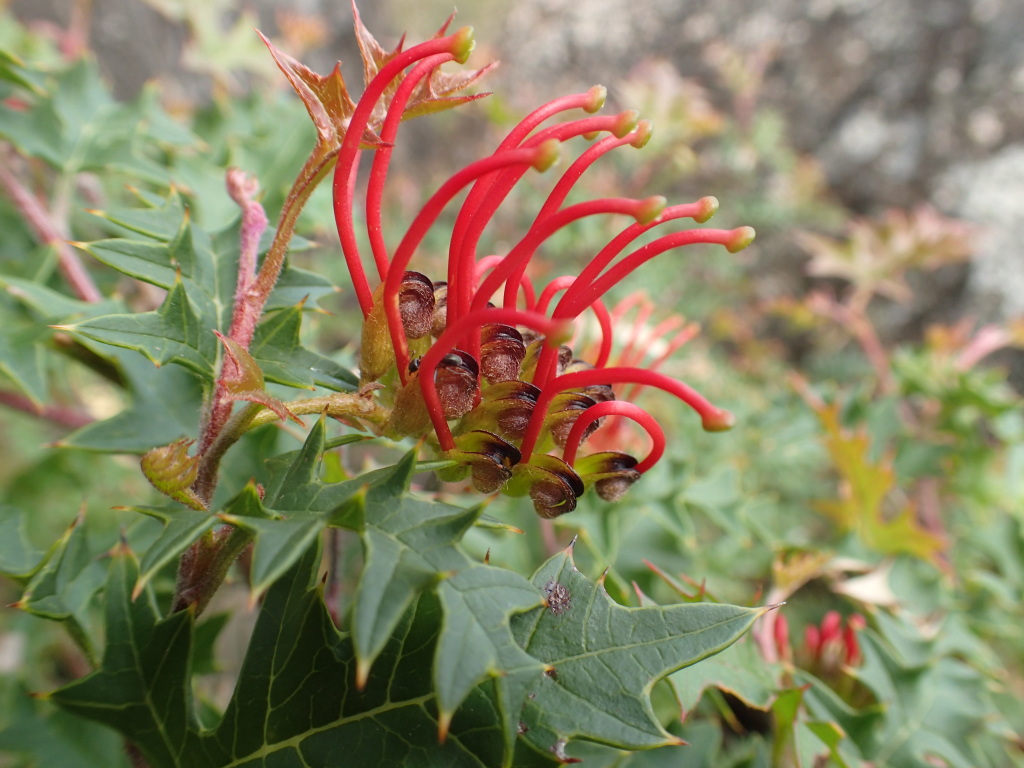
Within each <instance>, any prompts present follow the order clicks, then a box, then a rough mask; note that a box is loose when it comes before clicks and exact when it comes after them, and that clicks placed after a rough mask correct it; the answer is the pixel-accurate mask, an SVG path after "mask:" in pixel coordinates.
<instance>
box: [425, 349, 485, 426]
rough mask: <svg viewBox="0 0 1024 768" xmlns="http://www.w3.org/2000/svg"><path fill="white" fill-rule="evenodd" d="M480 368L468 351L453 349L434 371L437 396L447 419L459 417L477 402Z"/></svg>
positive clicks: (471, 408)
mask: <svg viewBox="0 0 1024 768" xmlns="http://www.w3.org/2000/svg"><path fill="white" fill-rule="evenodd" d="M479 373H480V368H479V366H477V364H476V360H474V359H473V356H472V355H470V354H469V353H468V352H463V351H462V350H461V349H456V350H452V351H451V352H449V353H448V354H447V355H445V356H444V357H443V358H441V362H440V363H439V364H438V366H437V370H436V371H435V372H434V382H435V386H436V387H437V396H438V399H439V400H440V401H441V407H442V409H443V410H444V417H445V418H446V419H459V418H462V417H463V416H465V415H466V414H467V413H469V412H470V411H471V410H473V406H474V405H475V404H476V395H477V376H478V375H479Z"/></svg>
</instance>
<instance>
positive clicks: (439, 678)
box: [240, 420, 541, 752]
mask: <svg viewBox="0 0 1024 768" xmlns="http://www.w3.org/2000/svg"><path fill="white" fill-rule="evenodd" d="M324 445H325V431H324V423H323V420H321V421H320V423H318V424H317V425H316V427H314V429H313V430H312V431H311V432H310V435H309V437H308V438H307V440H306V443H305V445H304V446H303V448H302V450H301V451H300V452H299V453H298V454H297V455H296V456H295V457H294V459H293V461H292V462H291V463H290V464H289V465H287V466H286V467H280V468H278V470H277V471H275V472H274V473H273V474H274V476H273V477H272V479H271V480H270V482H269V483H268V485H267V494H266V501H265V503H266V505H267V507H268V508H270V509H272V510H274V511H275V512H278V513H280V514H281V516H282V517H287V518H288V521H287V522H289V523H291V524H292V525H293V526H294V525H297V524H298V521H299V520H300V519H301V518H302V517H303V516H308V515H310V514H311V513H312V514H316V515H318V516H319V518H320V521H321V522H320V525H321V526H324V525H327V524H328V523H329V524H331V525H336V526H340V527H345V528H350V529H352V530H355V531H357V532H358V533H359V534H360V536H361V538H362V541H363V549H364V565H363V571H362V574H361V575H360V579H359V586H358V588H357V590H356V598H355V602H354V605H353V607H352V619H351V627H352V642H353V645H354V648H355V652H356V656H357V659H358V665H357V666H358V676H359V679H360V680H362V679H364V678H365V677H366V676H367V675H368V674H369V672H370V670H371V668H372V665H373V663H374V660H375V659H376V658H377V657H378V656H379V654H380V653H381V651H382V649H383V648H384V645H385V643H387V641H388V639H389V638H390V637H391V635H392V633H393V631H394V629H395V627H396V626H397V625H398V622H399V621H400V620H401V619H402V617H403V616H404V615H405V613H406V612H407V611H408V610H409V608H410V606H411V605H413V604H414V603H415V601H416V600H417V599H418V598H419V596H420V595H421V594H423V593H424V592H427V591H429V590H431V589H436V592H437V595H438V597H439V599H440V602H441V607H442V610H443V612H444V622H443V626H442V629H441V636H440V639H439V641H438V646H437V654H436V660H435V664H434V675H435V685H436V689H437V693H438V706H439V710H440V712H439V721H440V725H439V727H440V728H441V732H442V733H444V731H445V729H446V728H447V725H448V722H449V721H450V718H451V717H452V716H453V714H454V712H455V710H456V709H457V708H458V707H459V705H460V704H461V703H462V702H463V701H464V700H465V698H466V697H467V696H468V695H470V692H471V691H472V690H473V689H474V688H475V687H476V686H477V685H479V684H480V683H482V682H484V681H485V680H492V681H493V685H494V688H495V690H496V691H497V698H498V702H499V707H500V710H501V713H502V719H503V725H504V734H505V739H506V744H507V747H508V750H509V752H511V744H512V741H513V740H514V738H515V731H516V726H517V723H518V713H519V709H520V707H521V704H522V699H523V697H524V696H525V694H526V688H527V685H528V683H529V682H530V681H532V680H534V679H535V678H536V676H537V675H538V674H539V672H540V669H541V666H540V664H538V663H537V662H536V661H535V660H534V659H532V658H530V657H529V656H528V655H527V654H526V653H524V652H523V650H522V649H521V648H520V647H519V646H518V645H517V644H516V642H515V640H514V639H513V637H512V633H511V629H510V626H509V616H510V615H511V614H513V613H515V612H518V611H524V610H527V609H529V608H531V607H533V606H536V605H537V604H538V603H539V602H540V594H539V593H538V592H537V590H536V589H534V588H533V587H531V586H530V584H529V582H527V581H526V579H523V578H522V577H520V576H518V575H516V574H514V573H511V572H509V571H504V570H501V569H496V568H490V567H489V566H485V565H483V564H482V563H478V562H476V561H474V560H471V559H470V558H468V557H467V556H466V555H465V553H463V552H462V550H461V549H460V548H459V547H458V543H457V542H458V541H459V539H461V537H462V535H463V534H464V533H465V532H466V530H468V529H469V528H470V526H472V524H473V522H474V521H475V520H476V518H477V516H478V515H479V514H480V510H479V509H471V510H465V509H460V508H458V507H452V506H448V505H445V504H437V503H432V502H427V501H420V500H417V499H415V498H412V497H410V496H409V495H408V488H409V483H410V481H411V479H412V475H413V474H414V473H415V471H416V462H415V457H414V454H412V453H410V454H408V455H407V456H406V457H405V458H404V459H403V460H402V461H401V462H400V463H399V464H398V465H396V466H395V467H392V468H389V469H386V470H380V471H378V472H374V473H371V474H370V475H364V476H363V477H362V478H359V479H358V480H353V481H347V482H343V483H336V484H325V483H323V482H321V481H320V479H319V474H320V469H319V467H320V461H321V456H322V454H323V450H324ZM240 524H241V525H245V524H246V523H245V521H240ZM273 525H274V523H273V522H272V521H268V522H267V523H265V524H257V525H256V526H254V528H258V529H259V530H256V531H255V532H256V533H257V534H258V539H257V542H259V539H260V538H262V537H264V536H266V535H268V533H270V530H269V529H271V528H272V527H273ZM278 527H279V529H280V533H279V534H277V535H280V536H295V534H296V531H295V530H294V529H292V528H288V527H286V526H285V525H284V524H279V525H278ZM296 540H297V541H299V540H301V539H298V538H297V539H296ZM257 547H259V543H257ZM257 554H258V552H257ZM295 556H296V553H295V550H294V549H293V550H291V552H290V553H281V552H279V551H275V562H276V563H281V562H287V558H288V557H291V558H294V557H295ZM256 568H257V562H256V560H255V558H254V563H253V569H254V570H256Z"/></svg>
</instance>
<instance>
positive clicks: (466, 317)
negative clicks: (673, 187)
mask: <svg viewBox="0 0 1024 768" xmlns="http://www.w3.org/2000/svg"><path fill="white" fill-rule="evenodd" d="M449 21H450V20H449ZM447 29H448V25H447V24H446V25H445V26H443V27H442V29H441V30H440V32H439V33H438V35H437V37H435V38H434V39H432V40H429V41H427V42H425V43H421V44H419V45H416V46H412V47H410V48H404V46H403V44H401V43H400V44H399V45H398V46H396V48H395V49H394V50H392V51H386V50H384V49H383V48H381V47H380V46H379V45H377V44H376V41H374V40H373V38H372V37H371V36H370V35H369V33H368V32H367V31H366V30H365V27H363V26H362V22H361V21H358V19H357V37H358V39H359V44H360V49H361V51H362V55H363V60H364V75H365V80H366V83H367V85H366V90H365V91H364V93H363V95H362V97H361V98H359V99H358V101H351V100H350V103H345V104H344V111H345V114H346V121H345V124H344V136H343V137H341V138H340V140H339V142H338V149H337V158H338V159H337V165H336V168H335V175H334V210H335V218H336V220H337V226H338V235H339V239H340V241H341V245H342V250H343V252H344V255H345V259H346V263H347V265H348V268H349V272H350V275H351V278H352V283H353V286H354V288H355V293H356V298H357V300H358V302H359V305H360V308H361V310H362V313H363V316H364V325H363V329H362V351H361V353H360V378H361V381H362V384H363V388H364V391H366V392H367V393H368V395H367V396H369V397H373V398H374V399H375V401H377V402H379V404H380V407H381V408H382V409H383V410H384V411H385V412H386V413H387V416H386V418H383V419H381V420H378V421H377V422H375V425H376V426H375V427H374V428H375V429H377V430H378V431H380V432H381V433H382V434H386V435H389V436H392V437H412V438H415V439H421V440H423V439H425V442H426V445H428V446H432V447H433V448H434V450H435V451H436V452H437V453H438V454H439V456H441V457H443V458H445V459H447V460H449V461H450V462H451V463H450V464H448V465H446V467H445V468H442V469H441V470H439V474H440V475H441V476H442V479H446V480H464V479H469V480H471V482H472V484H473V485H474V487H475V488H476V489H477V490H478V491H479V492H481V493H493V492H499V491H500V492H504V493H507V494H511V495H527V496H529V497H530V498H531V499H532V501H533V503H534V507H535V509H536V510H537V512H538V514H540V515H542V516H544V517H555V516H558V515H561V514H565V513H566V512H569V511H572V510H573V509H574V508H575V507H576V505H577V503H578V500H579V498H580V496H581V495H582V494H583V493H584V492H585V491H586V489H587V488H590V487H593V488H594V489H595V492H596V493H598V494H599V495H601V496H602V497H604V498H607V499H615V498H618V497H620V496H621V495H622V494H623V493H625V492H626V491H627V490H628V489H629V487H630V486H632V485H633V484H634V483H636V482H638V481H639V480H640V479H641V477H642V476H643V474H644V473H645V472H646V471H647V470H649V469H650V468H651V467H652V466H653V465H654V464H655V463H656V462H657V461H658V460H659V459H660V458H661V457H662V455H663V454H664V451H665V444H666V436H665V434H664V431H663V430H662V428H661V427H660V426H659V424H658V422H657V421H656V420H655V419H654V418H653V417H652V416H651V415H650V414H649V413H647V411H645V410H644V409H642V408H640V407H639V406H637V405H635V404H633V403H632V402H630V401H629V399H625V400H623V399H620V398H622V397H623V396H626V395H633V394H635V393H636V392H638V391H639V390H640V389H641V388H653V389H658V390H660V391H662V392H665V393H667V394H669V395H671V396H673V397H675V398H677V399H679V400H682V401H683V402H684V403H686V404H687V405H689V406H690V407H691V408H692V409H694V410H695V411H696V412H697V413H698V415H699V416H700V418H701V423H702V425H703V427H704V429H706V430H710V431H717V430H721V429H727V428H729V427H730V426H731V425H732V415H731V414H730V413H729V412H728V411H726V410H724V409H722V408H719V407H717V406H715V405H713V404H712V403H711V402H709V401H708V400H707V399H706V398H704V397H703V396H701V395H700V394H699V393H697V392H696V391H695V390H694V389H692V388H691V387H689V386H688V385H686V384H684V383H683V382H680V381H678V380H676V379H673V378H671V377H668V376H666V375H664V374H662V373H659V372H658V371H656V370H654V368H657V367H658V366H659V365H660V364H661V363H662V362H663V361H664V358H665V357H666V356H667V355H669V354H671V352H673V351H675V350H676V349H678V347H679V346H681V345H682V344H683V343H685V341H686V340H687V339H689V338H690V337H691V336H692V335H693V333H694V326H693V325H692V324H687V323H685V321H683V320H681V319H680V318H670V319H668V320H666V321H664V323H663V324H661V325H659V326H657V327H658V330H659V332H660V333H661V334H662V335H664V337H665V341H664V342H663V343H662V344H661V347H662V348H663V349H664V350H667V351H664V352H661V353H658V354H657V356H654V357H651V358H650V360H648V362H647V363H645V360H647V358H644V357H643V356H642V355H641V356H637V354H636V352H635V350H636V349H638V348H643V347H639V346H638V345H637V343H636V342H637V339H636V338H635V336H636V329H637V328H638V327H639V326H640V325H641V324H642V323H640V321H639V319H638V320H637V321H634V323H633V324H632V325H630V324H628V323H627V324H625V325H624V324H623V313H622V312H619V311H617V310H615V311H610V310H609V309H608V307H607V306H606V305H605V303H604V301H605V297H606V295H607V294H608V293H609V291H611V290H612V289H613V288H614V287H615V286H616V285H618V284H619V283H620V282H621V281H622V280H623V279H625V278H626V277H628V276H629V275H631V274H632V272H634V271H635V270H637V269H639V268H641V267H642V266H643V265H644V264H645V263H646V262H647V261H649V260H650V259H652V258H654V257H656V256H660V255H661V254H664V253H666V252H667V251H672V250H677V249H681V248H683V247H685V246H689V245H694V244H699V243H704V244H712V245H719V246H722V247H724V248H725V249H726V250H728V251H730V252H735V251H737V250H739V249H741V248H743V247H745V246H746V245H748V244H749V243H750V241H751V240H752V239H753V230H752V229H750V228H749V227H740V228H737V229H731V230H724V229H709V228H702V227H700V226H697V227H691V228H685V227H683V228H680V225H681V223H682V222H684V221H686V220H689V221H690V222H692V223H693V224H696V225H700V224H703V223H705V222H706V221H707V220H708V219H710V218H711V216H712V215H713V214H714V213H715V211H716V210H717V208H718V201H717V200H716V199H715V198H713V197H705V198H701V199H700V200H697V201H695V202H687V203H681V204H670V203H669V202H668V201H666V200H665V199H664V198H662V197H660V196H651V197H645V198H635V199H634V198H626V197H614V196H612V197H607V198H604V199H591V200H586V199H583V201H582V202H579V201H578V200H579V199H580V196H579V194H578V192H574V190H576V189H577V188H578V187H579V186H580V184H581V183H582V181H583V179H584V178H585V177H586V173H587V171H588V170H589V169H590V168H591V167H593V166H594V165H595V164H596V163H599V162H601V161H602V159H603V158H604V157H605V156H606V155H608V154H609V153H610V152H614V151H616V150H618V149H620V148H622V147H628V148H637V149H639V148H642V147H643V146H644V145H645V144H646V143H647V141H648V140H649V138H650V135H651V131H652V125H651V123H650V122H649V121H646V120H642V119H641V118H640V116H639V115H638V114H637V113H636V112H633V111H631V110H627V111H625V112H620V113H619V114H614V115H599V114H596V113H597V112H598V111H599V110H600V109H601V108H602V107H603V106H604V101H605V96H606V93H605V90H604V88H603V87H601V86H594V87H593V88H591V89H589V90H588V91H585V92H582V93H577V94H571V95H568V96H564V97H561V98H557V99H554V100H552V101H551V102H549V103H548V104H545V105H543V106H541V107H539V108H538V109H536V110H534V111H533V112H531V113H530V114H529V115H528V116H527V117H525V118H524V119H523V120H522V121H520V122H519V123H518V124H517V125H516V126H515V127H513V128H512V130H510V131H509V133H508V134H507V135H506V137H505V138H504V139H503V140H502V141H501V142H499V143H498V145H497V147H496V148H495V149H494V151H493V152H491V153H490V154H488V155H486V156H484V157H483V158H481V159H479V160H477V161H475V162H472V163H469V164H468V165H467V166H466V167H464V168H462V169H461V170H459V171H457V172H455V173H454V174H452V176H451V177H450V178H449V179H448V180H447V181H446V182H444V183H443V184H442V185H441V186H440V187H439V188H438V189H437V190H436V191H435V192H434V193H433V195H431V196H429V197H428V198H427V202H426V203H425V204H424V205H423V207H422V209H421V210H420V211H419V213H417V214H416V216H414V217H413V219H412V220H411V221H410V222H408V223H407V224H406V225H405V226H404V228H403V229H404V234H402V235H401V236H400V237H399V238H398V239H397V240H396V244H395V245H394V247H393V248H389V247H388V245H387V243H386V242H385V239H384V234H385V232H389V231H394V230H395V229H396V227H395V226H394V224H393V223H391V222H385V221H384V220H383V215H384V214H383V211H384V202H383V201H384V196H385V195H386V193H387V174H388V171H389V168H390V165H391V162H392V159H393V156H392V147H393V146H394V145H396V144H397V143H398V142H399V141H400V137H399V133H400V126H401V122H402V119H403V118H405V117H409V116H411V115H413V114H419V113H422V112H426V111H431V110H432V109H433V107H434V106H437V105H440V104H441V103H443V104H444V105H446V106H448V105H450V103H451V102H452V101H458V102H460V103H461V102H463V101H468V100H470V99H471V98H474V97H473V96H460V97H457V98H454V99H452V98H450V97H449V94H450V93H451V92H452V91H454V90H458V89H459V88H461V87H463V86H464V85H468V84H470V83H471V82H475V81H476V80H477V79H478V77H479V75H480V74H482V73H483V71H485V70H476V71H474V72H470V73H465V74H451V73H441V71H440V67H441V65H442V64H446V63H461V62H464V61H465V59H466V57H467V56H468V52H469V50H470V49H471V47H472V36H471V33H470V31H469V30H468V29H463V30H458V31H456V32H455V33H452V34H448V33H447ZM300 79H301V78H300ZM335 82H338V83H340V82H341V80H340V75H338V76H337V80H336V81H335ZM303 83H305V81H303ZM346 97H347V94H346ZM577 110H581V111H582V112H584V113H586V114H585V115H584V116H582V117H580V116H578V115H579V113H578V112H577V114H576V115H573V114H572V113H573V112H574V111H577ZM585 140H586V141H590V142H591V143H590V144H585V145H581V143H582V142H583V141H585ZM574 147H579V149H577V150H576V151H575V153H572V150H573V148H574ZM365 151H372V152H373V154H374V157H373V163H372V167H371V168H370V172H369V175H368V178H367V182H366V185H367V186H366V190H365V196H364V197H365V201H366V233H365V241H366V242H368V243H369V244H370V250H371V251H372V255H373V260H374V264H375V267H376V270H375V271H376V273H377V278H378V279H379V280H378V282H377V284H376V287H373V286H371V283H370V280H369V279H368V278H367V276H366V273H365V271H364V267H363V262H362V256H361V254H360V252H359V249H358V245H357V244H358V242H359V241H360V239H361V238H360V237H358V236H357V232H356V222H355V219H354V218H353V210H352V208H353V202H354V200H355V199H356V198H357V197H359V196H360V194H359V190H358V188H357V187H358V184H359V178H360V177H359V176H358V175H357V169H358V164H359V159H360V155H361V154H362V153H363V152H365ZM570 153H572V155H571V157H570V158H568V162H567V163H566V164H565V165H564V170H563V171H562V172H561V173H560V174H558V176H557V178H555V179H554V181H553V182H552V186H551V191H550V193H549V194H548V196H547V198H546V199H545V201H544V202H543V203H542V204H541V206H540V208H539V210H537V211H536V212H535V213H533V215H532V217H531V218H530V219H529V223H528V224H527V225H526V226H525V227H524V229H523V231H522V232H521V233H520V234H519V236H518V238H511V239H510V242H511V245H510V246H509V247H508V249H507V250H504V251H502V252H497V253H495V252H490V253H488V252H486V251H485V252H483V253H481V252H480V250H479V249H480V244H481V243H482V242H483V238H484V236H485V234H486V230H487V227H488V224H489V223H490V222H491V220H492V219H493V218H494V217H495V215H496V214H497V212H498V210H499V209H500V208H502V207H503V206H505V205H506V204H507V201H508V200H509V199H510V197H509V196H510V193H511V192H512V190H513V189H514V188H515V187H516V185H517V184H518V183H519V181H520V180H521V179H522V178H523V177H524V176H525V175H526V174H527V173H528V172H529V171H530V170H537V171H543V170H546V169H547V168H549V167H550V166H552V165H553V164H554V163H555V162H556V160H558V159H559V157H560V156H562V155H567V154H570ZM460 193H462V194H464V197H463V198H462V202H461V204H457V203H455V202H454V201H455V200H456V197H457V196H458V195H459V194H460ZM571 193H572V194H574V198H575V200H576V201H575V202H573V203H572V204H570V205H566V201H567V200H569V196H570V194H571ZM449 205H457V210H455V211H454V212H453V219H452V220H453V224H452V225H451V228H450V229H449V230H448V231H445V232H442V233H439V232H437V229H438V227H439V226H441V225H440V224H439V222H441V221H443V218H442V213H443V212H444V210H445V209H446V207H448V206H449ZM596 215H601V216H613V215H617V216H623V215H624V216H627V217H629V220H631V221H629V220H627V221H626V224H625V226H624V227H623V229H622V230H621V231H620V232H619V233H618V234H616V235H615V236H614V237H612V238H610V239H609V241H608V242H607V244H606V245H605V246H604V247H602V248H599V249H596V252H595V253H593V254H592V255H591V256H590V258H589V259H588V260H587V261H586V263H585V266H584V267H583V269H582V270H581V271H580V272H579V274H576V275H562V276H559V277H556V278H554V279H552V280H550V281H549V282H547V284H546V285H535V284H534V281H533V274H534V270H532V269H531V267H532V265H533V264H534V261H535V259H537V258H538V253H539V252H540V251H541V249H542V248H543V246H544V243H545V242H546V241H547V240H549V238H551V237H552V236H553V235H555V234H556V233H557V232H560V231H562V230H563V229H564V228H565V227H567V226H570V225H572V224H574V223H575V222H578V221H580V220H581V219H583V218H586V217H590V216H596ZM654 227H660V228H662V229H664V230H674V231H668V232H667V233H666V234H662V235H661V236H659V237H656V238H655V239H653V240H649V241H648V242H647V243H646V244H643V245H641V246H640V247H634V249H633V250H630V246H631V244H633V243H634V242H635V241H636V240H637V239H638V238H640V237H641V236H643V235H645V233H647V232H649V231H650V230H651V229H653V228H654ZM428 234H429V237H428ZM439 240H440V241H442V242H446V243H447V248H446V249H447V255H448V263H447V268H446V270H445V271H444V274H429V273H428V272H427V271H426V270H423V268H422V267H421V266H419V265H418V262H417V256H419V255H420V254H421V252H422V249H423V248H424V244H425V243H436V242H438V241H439ZM442 247H444V246H442ZM419 270H423V271H419ZM586 313H592V314H593V315H594V317H596V319H597V328H598V329H599V334H600V336H599V338H597V339H596V340H594V341H593V342H591V343H588V344H586V345H583V344H581V343H580V341H578V339H589V338H592V334H583V335H580V334H578V333H575V332H574V331H576V330H578V328H577V323H578V321H579V320H580V318H581V316H585V315H586ZM643 323H646V317H645V318H644V319H643ZM623 332H625V333H626V336H627V342H626V344H625V346H623V345H622V344H621V343H620V344H618V345H616V338H615V337H616V335H617V334H621V333H623ZM631 334H632V337H633V338H632V339H631V338H630V337H631ZM617 349H618V350H619V352H618V353H616V350H617ZM616 354H618V358H617V357H616ZM648 364H649V365H650V367H648ZM629 422H633V423H634V424H635V425H637V426H639V428H640V430H641V434H646V435H647V439H648V443H649V448H648V450H647V451H646V452H645V453H641V454H640V455H641V456H642V458H637V457H636V456H634V455H633V454H632V453H631V452H630V451H629V450H623V447H628V446H626V443H627V442H629V441H628V440H626V438H625V437H623V436H633V433H634V432H636V431H637V429H636V427H635V426H634V427H632V428H623V427H622V426H621V425H622V424H625V423H629ZM616 437H618V438H620V439H622V440H623V445H617V444H616ZM591 440H592V441H593V444H594V446H595V448H596V450H595V449H590V450H589V451H588V445H589V444H590V443H589V442H588V441H591ZM641 451H643V449H641Z"/></svg>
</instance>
